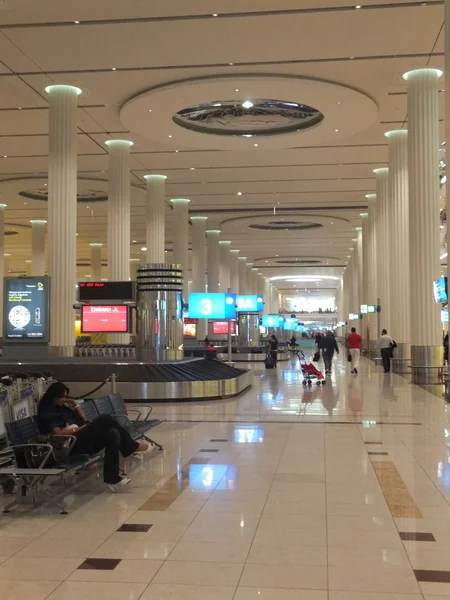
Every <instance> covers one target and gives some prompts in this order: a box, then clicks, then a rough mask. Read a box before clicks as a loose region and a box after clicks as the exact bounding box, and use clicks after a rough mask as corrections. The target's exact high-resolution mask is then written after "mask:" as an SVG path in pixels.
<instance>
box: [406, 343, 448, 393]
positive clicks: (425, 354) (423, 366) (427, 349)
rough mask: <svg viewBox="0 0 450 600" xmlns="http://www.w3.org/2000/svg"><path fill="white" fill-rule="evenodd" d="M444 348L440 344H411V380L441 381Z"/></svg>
mask: <svg viewBox="0 0 450 600" xmlns="http://www.w3.org/2000/svg"><path fill="white" fill-rule="evenodd" d="M443 364H444V349H443V347H442V346H411V375H412V382H413V383H418V384H436V383H442V379H443Z"/></svg>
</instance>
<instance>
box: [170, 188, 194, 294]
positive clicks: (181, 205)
mask: <svg viewBox="0 0 450 600" xmlns="http://www.w3.org/2000/svg"><path fill="white" fill-rule="evenodd" d="M170 202H171V203H172V206H173V214H172V239H173V264H174V265H181V268H182V269H183V301H184V302H187V294H188V285H189V283H188V282H189V202H190V200H188V199H187V198H174V199H173V200H171V201H170Z"/></svg>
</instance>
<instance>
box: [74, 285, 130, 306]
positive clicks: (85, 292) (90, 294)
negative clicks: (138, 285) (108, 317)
mask: <svg viewBox="0 0 450 600" xmlns="http://www.w3.org/2000/svg"><path fill="white" fill-rule="evenodd" d="M78 299H79V300H80V302H111V301H112V302H113V301H114V300H115V301H116V302H125V301H133V300H134V299H135V283H134V281H80V283H79V284H78Z"/></svg>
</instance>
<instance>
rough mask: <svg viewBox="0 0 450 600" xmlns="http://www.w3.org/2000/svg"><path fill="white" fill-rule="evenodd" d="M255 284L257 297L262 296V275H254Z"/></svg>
mask: <svg viewBox="0 0 450 600" xmlns="http://www.w3.org/2000/svg"><path fill="white" fill-rule="evenodd" d="M256 276H257V277H256V283H257V291H256V293H257V294H258V296H264V288H265V286H264V277H263V274H262V273H256Z"/></svg>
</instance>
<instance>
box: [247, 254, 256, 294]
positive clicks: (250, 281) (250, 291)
mask: <svg viewBox="0 0 450 600" xmlns="http://www.w3.org/2000/svg"><path fill="white" fill-rule="evenodd" d="M245 266H246V267H247V292H246V293H247V294H254V293H255V292H254V291H253V271H252V269H253V263H251V262H248V263H245Z"/></svg>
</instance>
